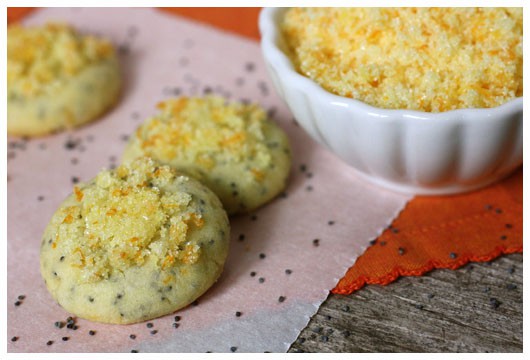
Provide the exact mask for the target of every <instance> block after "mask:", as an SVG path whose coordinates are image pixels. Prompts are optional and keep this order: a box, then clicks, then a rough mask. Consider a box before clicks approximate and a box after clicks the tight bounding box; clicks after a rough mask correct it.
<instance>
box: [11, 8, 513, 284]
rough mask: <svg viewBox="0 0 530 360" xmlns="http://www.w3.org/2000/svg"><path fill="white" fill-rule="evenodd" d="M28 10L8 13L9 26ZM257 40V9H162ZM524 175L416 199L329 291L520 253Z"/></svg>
mask: <svg viewBox="0 0 530 360" xmlns="http://www.w3.org/2000/svg"><path fill="white" fill-rule="evenodd" d="M31 10H32V8H9V9H8V13H7V14H8V22H12V21H16V20H18V19H20V18H22V17H23V16H24V15H26V14H27V13H29V12H30V11H31ZM163 10H164V11H167V12H169V13H173V14H176V15H180V16H184V17H188V18H191V19H194V20H198V21H201V22H206V23H208V24H210V25H213V26H216V27H218V28H221V29H224V30H229V31H232V32H236V33H239V34H240V35H243V36H247V37H250V38H253V39H259V32H258V29H257V17H258V13H259V8H164V9H163ZM522 199H523V171H522V168H521V169H520V170H518V171H517V172H515V173H514V174H513V175H512V176H510V177H509V178H507V179H506V180H504V181H502V182H500V183H498V184H496V185H492V186H490V187H488V188H486V189H483V190H480V191H476V192H472V193H469V194H463V195H458V196H450V197H417V198H415V199H413V200H412V201H410V202H409V203H408V205H407V207H406V208H405V209H404V210H403V212H402V213H401V214H400V215H399V216H398V218H397V219H395V221H394V222H393V224H392V226H391V227H389V228H388V229H387V230H386V231H384V232H383V234H381V236H380V237H379V238H378V239H376V240H374V241H373V245H372V246H370V247H369V248H368V249H367V250H366V252H365V253H364V254H363V255H362V256H360V257H359V258H358V259H357V261H356V263H355V264H354V265H353V266H352V267H351V268H350V269H349V270H348V272H347V273H346V275H345V276H344V277H343V278H342V279H341V280H340V281H339V283H338V284H337V286H336V287H335V288H334V289H333V290H332V292H333V293H336V294H350V293H352V292H353V291H355V290H358V289H360V288H362V287H363V286H364V285H365V284H380V285H386V284H389V283H391V282H393V281H394V280H396V279H397V278H398V277H399V276H410V275H415V276H419V275H422V274H424V273H425V272H427V271H430V270H432V269H439V268H444V269H456V268H459V267H461V266H463V265H465V264H467V263H468V262H470V261H490V260H492V259H494V258H496V257H498V256H500V255H502V254H509V253H514V252H522V251H523V235H522V231H523V225H522V223H523V204H522Z"/></svg>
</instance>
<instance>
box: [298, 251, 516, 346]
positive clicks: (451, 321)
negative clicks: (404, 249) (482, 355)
mask: <svg viewBox="0 0 530 360" xmlns="http://www.w3.org/2000/svg"><path fill="white" fill-rule="evenodd" d="M522 350H523V256H522V255H521V254H512V255H508V256H504V257H500V258H498V259H497V260H495V261H493V262H491V263H471V264H468V265H467V266H464V267H463V268H460V269H458V270H435V271H432V272H431V273H429V274H427V275H425V276H422V277H406V278H401V279H399V280H398V281H396V282H395V283H393V284H390V285H388V286H378V285H369V286H367V287H365V288H364V289H361V290H359V291H357V292H355V293H353V294H352V295H349V296H343V295H330V296H329V297H328V299H327V300H326V302H325V303H324V304H323V305H322V306H321V307H320V309H319V311H318V312H317V314H316V315H315V316H313V318H312V319H311V321H310V322H309V324H308V326H307V327H306V328H305V329H304V330H303V331H302V333H301V334H300V336H299V337H298V340H297V341H296V342H295V343H294V344H293V345H292V346H291V349H290V350H289V352H522Z"/></svg>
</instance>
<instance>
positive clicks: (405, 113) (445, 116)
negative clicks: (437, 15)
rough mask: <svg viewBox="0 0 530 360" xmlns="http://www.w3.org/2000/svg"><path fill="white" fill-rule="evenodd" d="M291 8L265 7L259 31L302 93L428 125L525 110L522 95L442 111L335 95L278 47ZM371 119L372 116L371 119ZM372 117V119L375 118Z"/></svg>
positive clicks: (266, 50) (268, 54) (269, 56)
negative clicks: (494, 103)
mask: <svg viewBox="0 0 530 360" xmlns="http://www.w3.org/2000/svg"><path fill="white" fill-rule="evenodd" d="M287 9H288V8H271V7H265V8H263V9H262V10H261V12H260V14H259V30H260V34H261V47H262V52H263V54H264V57H265V59H266V61H267V62H270V63H273V64H274V67H275V68H277V69H278V71H281V75H282V77H288V80H287V81H286V82H288V83H289V84H290V86H295V87H297V88H301V89H303V90H302V91H303V92H310V93H311V92H312V93H314V95H315V96H316V97H317V98H320V99H322V101H325V102H327V103H330V104H333V105H335V106H339V107H342V108H346V109H352V110H354V109H358V110H360V111H363V112H365V113H368V114H369V115H371V117H372V118H373V120H376V119H377V120H380V121H385V120H395V119H396V118H400V119H401V120H402V121H407V122H421V123H423V124H425V120H429V124H434V123H437V122H439V121H443V122H445V123H447V121H448V120H450V119H452V120H455V119H458V121H460V122H462V121H476V119H477V118H480V120H479V121H481V122H484V121H485V120H486V119H489V120H490V121H502V119H503V118H504V116H500V115H501V114H502V115H505V114H509V113H517V112H519V111H520V112H521V113H522V111H523V97H522V96H521V97H517V98H515V99H512V100H510V101H508V102H506V103H504V104H501V105H499V106H496V107H492V108H464V109H454V110H448V111H443V112H436V113H434V112H426V111H420V110H409V109H384V108H379V107H375V106H372V105H369V104H367V103H365V102H362V101H360V100H356V99H353V98H347V97H344V96H340V95H336V94H333V93H331V92H329V91H327V90H326V89H324V88H323V87H321V86H320V85H319V84H318V83H316V82H315V81H314V80H312V79H310V78H309V77H306V76H304V75H302V74H300V73H298V72H297V71H296V70H295V68H294V66H293V64H292V62H291V60H290V59H289V57H288V56H287V55H286V54H285V53H284V52H283V51H282V50H281V49H280V47H279V46H278V44H277V43H278V39H280V38H281V34H280V32H279V29H278V26H277V25H278V24H277V23H278V21H279V20H280V18H281V16H282V15H283V13H284V12H285V11H286V10H287ZM371 120H372V119H371ZM373 120H372V121H373Z"/></svg>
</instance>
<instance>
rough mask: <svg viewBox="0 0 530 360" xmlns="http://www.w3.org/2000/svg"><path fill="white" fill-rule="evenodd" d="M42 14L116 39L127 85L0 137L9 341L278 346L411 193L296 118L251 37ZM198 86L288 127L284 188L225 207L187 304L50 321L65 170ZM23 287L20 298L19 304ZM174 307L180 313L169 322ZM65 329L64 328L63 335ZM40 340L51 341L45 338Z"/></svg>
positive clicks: (185, 24)
mask: <svg viewBox="0 0 530 360" xmlns="http://www.w3.org/2000/svg"><path fill="white" fill-rule="evenodd" d="M50 20H59V21H66V22H69V23H72V24H74V25H76V26H77V27H79V28H80V29H81V30H83V31H86V32H90V33H97V34H101V35H104V36H106V37H109V38H110V39H112V40H113V41H114V42H115V43H116V44H117V45H118V46H119V48H120V58H121V61H122V64H123V69H124V77H125V91H124V93H123V97H122V100H121V102H120V103H119V104H118V105H117V106H116V107H115V108H114V109H113V110H112V111H111V112H109V113H107V114H106V115H105V116H104V117H103V118H102V119H101V120H100V121H98V122H95V123H93V124H91V125H88V126H85V127H83V128H81V129H78V130H75V131H72V132H69V133H62V134H57V135H53V136H49V137H46V138H41V139H32V140H21V139H14V138H13V139H8V149H7V151H8V163H7V170H8V185H7V190H8V213H7V221H8V231H7V233H8V242H7V255H8V275H7V279H8V284H7V285H8V291H7V305H8V306H7V308H8V318H7V323H8V327H7V336H8V339H7V341H8V351H9V352H129V351H131V350H132V349H134V350H138V351H140V352H205V351H213V352H230V351H237V352H263V351H271V352H284V351H286V350H287V349H288V348H289V345H290V344H291V343H292V342H293V341H294V340H296V338H297V336H298V334H299V333H300V331H301V329H303V328H304V327H305V326H306V325H307V322H308V321H309V318H310V317H311V316H312V315H313V314H314V313H315V312H316V311H317V310H318V307H319V306H320V304H321V303H322V302H323V301H324V300H325V299H326V297H327V295H328V293H329V290H330V289H331V288H332V287H333V286H334V285H335V284H336V282H337V281H338V279H339V278H340V277H341V276H342V275H343V274H344V273H345V271H346V270H347V268H348V267H349V266H351V265H352V264H353V262H354V261H355V259H356V258H357V256H359V255H360V254H361V253H362V252H363V251H364V249H365V248H366V246H367V245H368V243H369V241H370V240H371V239H373V238H375V237H376V236H377V235H378V234H379V233H380V232H381V231H382V229H384V228H385V227H386V226H387V225H388V224H389V223H390V222H391V220H392V219H393V218H394V217H395V216H396V215H397V214H398V213H399V211H400V210H401V209H402V208H403V206H404V205H405V203H406V202H407V200H409V198H408V197H406V196H403V195H398V194H394V193H390V192H387V191H385V190H382V189H380V188H376V187H373V186H372V185H369V184H366V183H364V182H362V181H361V180H360V179H358V178H357V177H356V176H355V175H354V173H353V171H352V170H351V169H350V168H349V167H348V166H346V165H345V164H344V163H342V162H341V161H340V160H338V159H337V158H336V157H334V156H333V155H332V154H331V153H329V152H328V151H326V150H324V149H323V148H322V147H321V146H319V145H317V144H316V143H315V142H314V141H313V140H311V139H310V138H309V137H308V136H307V135H306V134H305V133H304V131H303V130H302V129H301V128H300V127H298V126H297V125H296V123H295V121H294V119H293V118H292V115H291V114H290V113H289V111H288V110H287V108H286V107H285V106H284V104H283V103H282V102H281V101H280V99H279V98H278V97H277V96H276V95H275V93H274V91H273V89H272V85H271V83H270V82H269V80H268V77H267V74H266V72H265V67H264V64H263V62H262V60H261V53H260V50H259V46H258V44H257V43H256V42H253V41H249V40H246V39H243V38H240V37H236V36H234V35H230V34H226V33H222V32H220V31H219V30H216V29H213V28H208V27H205V26H202V25H197V24H195V23H192V22H189V21H187V20H184V19H180V18H177V17H174V16H169V15H166V14H162V13H160V12H157V11H156V10H152V9H112V8H106V9H96V8H92V9H79V8H77V9H63V8H54V9H44V10H40V11H38V12H36V13H35V14H34V15H33V16H31V17H29V18H28V19H27V20H26V23H27V24H41V23H44V22H47V21H50ZM208 92H213V93H216V94H219V95H222V96H225V97H228V98H230V99H233V100H243V101H245V100H249V101H254V102H259V103H260V104H262V105H263V106H264V107H265V108H267V109H268V110H269V112H270V114H271V116H272V117H273V118H274V119H275V120H276V121H277V122H278V123H279V124H280V126H282V127H283V128H284V129H285V131H286V132H287V134H288V135H289V138H290V141H291V144H292V148H293V153H294V156H293V167H292V171H291V178H290V182H289V185H288V188H287V189H286V194H285V195H284V196H281V197H279V198H277V199H276V200H274V201H273V202H272V203H270V204H268V205H266V206H265V207H263V208H261V209H259V210H258V211H256V212H255V213H253V214H249V215H246V216H239V217H235V218H233V219H232V220H231V225H232V235H231V238H232V243H231V253H230V256H229V259H228V262H227V264H226V269H225V272H224V273H223V275H222V277H221V279H220V280H219V282H218V283H217V284H215V285H214V286H213V287H212V288H211V289H210V290H209V291H208V292H207V293H206V294H205V295H204V296H202V297H201V298H200V299H199V301H198V304H197V305H195V306H189V307H188V308H186V309H183V310H180V311H178V312H177V313H176V314H172V315H168V316H165V317H162V318H159V319H155V320H153V321H151V322H152V323H153V324H154V326H153V327H152V328H147V327H146V323H140V324H134V325H106V324H99V323H93V322H90V321H86V320H83V319H77V322H76V324H77V326H78V327H79V328H78V329H77V330H75V331H74V330H71V329H66V328H62V329H59V328H56V327H54V322H55V321H58V320H62V321H64V320H65V319H66V318H67V317H68V316H69V315H70V314H68V313H67V312H66V311H65V310H63V309H62V308H61V307H60V306H59V305H58V304H57V303H55V301H54V300H53V299H52V298H51V296H50V295H49V294H48V292H47V290H46V288H45V285H44V282H43V280H42V279H41V276H40V273H39V245H40V238H41V234H42V232H43V230H44V227H45V226H46V224H47V222H48V221H49V219H50V218H51V216H52V214H53V212H54V211H55V209H56V208H57V206H58V205H59V204H60V203H61V201H62V200H63V199H64V198H65V197H66V196H67V195H68V194H69V193H70V192H71V191H72V185H73V182H75V181H76V180H79V181H87V180H89V179H90V178H92V177H93V176H94V175H95V174H96V173H97V172H98V171H100V170H101V169H102V168H108V167H112V166H115V165H116V164H119V160H120V157H121V153H122V151H123V148H124V145H125V141H126V139H127V136H128V135H130V134H131V133H132V132H133V131H134V130H135V128H136V127H137V126H138V125H139V124H140V122H141V121H142V120H143V119H145V118H146V117H148V116H149V115H151V114H153V113H154V111H155V104H156V103H157V102H159V101H160V100H162V99H164V98H168V97H171V96H175V95H202V94H204V93H208ZM315 239H318V240H319V241H318V246H315V243H314V240H315ZM260 254H264V255H265V257H264V258H261V257H260ZM286 270H287V271H286ZM252 275H254V276H252ZM260 279H262V280H260ZM19 295H24V296H25V298H23V299H22V300H21V304H20V305H19V306H15V305H14V303H15V301H17V297H18V296H19ZM280 297H284V298H285V300H284V301H283V302H281V301H279V298H280ZM236 312H240V313H241V315H240V316H236ZM175 315H179V316H181V320H180V321H179V324H180V326H179V327H178V328H174V327H173V326H172V323H173V322H174V320H173V318H174V316H175ZM89 330H94V331H95V335H92V336H91V335H89V333H88V332H89ZM152 330H157V333H156V334H154V335H153V334H151V333H150V332H151V331H152ZM130 334H135V335H136V339H135V340H132V339H130V338H129V335H130ZM14 336H16V337H18V340H17V341H15V342H13V341H11V340H10V339H11V338H12V337H14ZM65 336H66V337H68V341H63V340H61V339H62V337H65ZM49 340H51V341H53V344H51V345H46V343H47V342H48V341H49ZM231 348H232V349H231Z"/></svg>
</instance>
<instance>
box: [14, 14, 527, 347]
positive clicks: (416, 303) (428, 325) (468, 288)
mask: <svg viewBox="0 0 530 360" xmlns="http://www.w3.org/2000/svg"><path fill="white" fill-rule="evenodd" d="M29 11H31V9H28V8H26V9H20V8H18V9H16V8H15V9H13V8H11V9H9V10H8V20H9V21H10V22H11V21H13V20H16V19H18V18H20V16H23V15H24V14H25V13H27V12H29ZM169 11H172V12H174V13H176V14H179V15H181V16H185V17H188V18H191V19H195V20H197V21H199V22H204V23H207V24H209V25H213V26H216V27H219V28H222V29H224V30H228V31H232V32H235V33H238V34H240V35H243V36H246V37H249V38H252V39H255V40H256V41H257V40H258V39H259V32H258V27H257V18H258V14H259V8H178V9H170V10H169ZM522 351H523V256H522V255H521V254H513V255H508V256H503V257H501V258H498V259H497V260H494V261H492V262H489V263H472V264H468V265H466V266H464V267H463V268H461V269H458V270H435V271H432V272H430V273H428V274H426V275H424V276H421V277H406V278H401V279H399V280H398V281H396V282H395V283H393V284H390V285H388V286H378V285H369V286H366V287H365V288H363V289H361V290H359V291H357V292H355V293H353V294H352V295H349V296H343V295H333V294H330V296H329V297H328V299H327V300H326V302H324V303H323V304H322V306H321V307H320V309H319V311H318V312H317V314H316V315H315V316H313V318H312V319H311V321H310V322H309V324H308V326H307V327H306V328H305V329H304V330H303V331H302V333H301V334H300V336H299V337H298V339H297V341H296V342H295V343H294V344H293V345H292V346H291V348H290V349H289V352H522Z"/></svg>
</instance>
